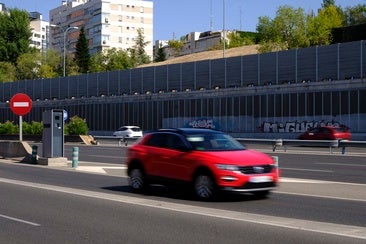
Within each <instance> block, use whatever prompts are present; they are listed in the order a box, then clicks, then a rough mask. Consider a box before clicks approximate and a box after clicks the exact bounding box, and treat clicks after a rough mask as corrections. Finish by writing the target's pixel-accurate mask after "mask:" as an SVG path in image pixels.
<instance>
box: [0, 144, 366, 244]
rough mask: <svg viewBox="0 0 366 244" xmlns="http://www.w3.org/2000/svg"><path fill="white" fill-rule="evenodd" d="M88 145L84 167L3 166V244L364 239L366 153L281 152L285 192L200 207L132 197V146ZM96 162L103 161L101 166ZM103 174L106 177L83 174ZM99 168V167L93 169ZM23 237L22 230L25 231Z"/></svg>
mask: <svg viewBox="0 0 366 244" xmlns="http://www.w3.org/2000/svg"><path fill="white" fill-rule="evenodd" d="M74 146H78V147H79V155H80V166H79V167H78V168H79V169H72V168H70V167H47V166H38V165H25V164H19V163H12V162H5V161H4V160H0V182H1V183H0V194H1V196H2V197H1V198H0V225H1V226H2V228H1V229H0V243H51V242H53V243H101V242H102V243H279V242H281V243H364V242H365V240H366V221H365V219H366V204H365V203H366V171H365V167H366V157H365V155H363V154H362V153H363V152H362V151H357V150H356V152H354V153H350V154H349V155H341V154H340V153H334V154H330V153H329V151H327V150H326V149H325V150H324V151H323V150H320V151H318V149H314V150H312V149H310V148H306V150H304V149H303V148H300V149H301V150H302V151H301V152H297V149H296V150H295V149H293V150H288V151H287V152H281V151H279V152H275V153H273V152H271V151H270V150H268V149H267V148H263V149H262V150H263V151H268V153H271V154H272V155H276V156H279V158H280V167H281V170H282V175H283V177H282V180H281V183H280V186H279V187H278V189H277V190H276V191H274V192H273V193H272V194H271V195H270V197H269V198H268V199H263V200H258V199H255V198H254V197H253V196H251V195H242V196H225V197H223V198H222V199H219V200H218V201H215V202H199V201H196V200H195V199H194V198H193V197H192V195H191V194H190V193H189V191H186V190H184V189H183V190H182V189H170V188H165V187H160V186H154V187H153V188H152V190H151V191H150V192H149V193H148V194H145V195H140V194H134V193H131V192H130V189H129V187H128V182H127V178H125V177H124V176H123V172H124V170H123V166H124V165H123V163H124V157H125V149H126V148H125V147H118V146H115V145H110V146H107V147H105V146H82V145H66V147H65V154H66V155H65V156H67V157H68V158H69V159H71V153H72V147H74ZM93 160H94V161H93ZM84 167H86V168H87V169H90V167H91V168H102V169H104V173H100V172H95V171H91V170H86V171H83V168H84ZM88 167H89V168H88ZM17 233H21V234H17Z"/></svg>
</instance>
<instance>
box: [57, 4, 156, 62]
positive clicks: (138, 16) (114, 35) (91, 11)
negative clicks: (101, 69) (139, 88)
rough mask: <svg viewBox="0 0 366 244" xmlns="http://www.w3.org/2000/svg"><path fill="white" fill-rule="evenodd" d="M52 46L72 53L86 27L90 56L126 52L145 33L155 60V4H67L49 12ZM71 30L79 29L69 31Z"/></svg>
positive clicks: (147, 50) (149, 52)
mask: <svg viewBox="0 0 366 244" xmlns="http://www.w3.org/2000/svg"><path fill="white" fill-rule="evenodd" d="M50 25H51V27H52V30H51V32H50V33H51V42H50V45H51V47H52V48H54V49H56V50H62V49H63V46H64V45H65V46H66V50H68V51H70V52H71V51H73V49H74V46H75V44H76V42H77V39H78V36H79V31H80V28H81V27H84V31H85V35H86V38H87V40H88V43H89V50H90V53H91V54H94V53H96V52H98V51H102V50H105V49H110V48H117V49H122V50H127V49H129V48H132V47H133V46H134V45H135V43H136V37H137V35H138V29H141V30H142V34H143V36H144V41H145V42H148V45H147V46H146V47H145V51H146V53H147V55H149V56H150V58H151V60H152V59H153V2H152V1H144V0H68V1H62V5H61V6H59V7H57V8H55V9H52V10H51V11H50ZM69 27H78V29H76V28H69Z"/></svg>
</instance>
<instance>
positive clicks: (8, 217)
mask: <svg viewBox="0 0 366 244" xmlns="http://www.w3.org/2000/svg"><path fill="white" fill-rule="evenodd" d="M0 218H4V219H10V220H13V221H16V222H20V223H24V224H28V225H33V226H41V225H40V224H37V223H34V222H30V221H26V220H23V219H18V218H14V217H10V216H7V215H3V214H0Z"/></svg>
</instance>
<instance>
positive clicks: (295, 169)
mask: <svg viewBox="0 0 366 244" xmlns="http://www.w3.org/2000/svg"><path fill="white" fill-rule="evenodd" d="M280 169H286V170H294V171H310V172H324V173H333V172H334V171H332V170H320V169H298V168H283V167H280Z"/></svg>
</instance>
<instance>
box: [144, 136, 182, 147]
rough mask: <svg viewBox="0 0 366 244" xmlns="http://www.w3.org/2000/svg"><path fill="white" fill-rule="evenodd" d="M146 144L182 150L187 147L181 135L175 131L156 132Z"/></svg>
mask: <svg viewBox="0 0 366 244" xmlns="http://www.w3.org/2000/svg"><path fill="white" fill-rule="evenodd" d="M146 145H149V146H153V147H161V148H168V149H174V150H181V149H184V148H187V145H186V144H185V143H184V141H183V140H182V138H181V137H179V136H178V135H176V134H173V133H155V134H152V135H151V138H150V140H149V141H148V142H147V143H146Z"/></svg>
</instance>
